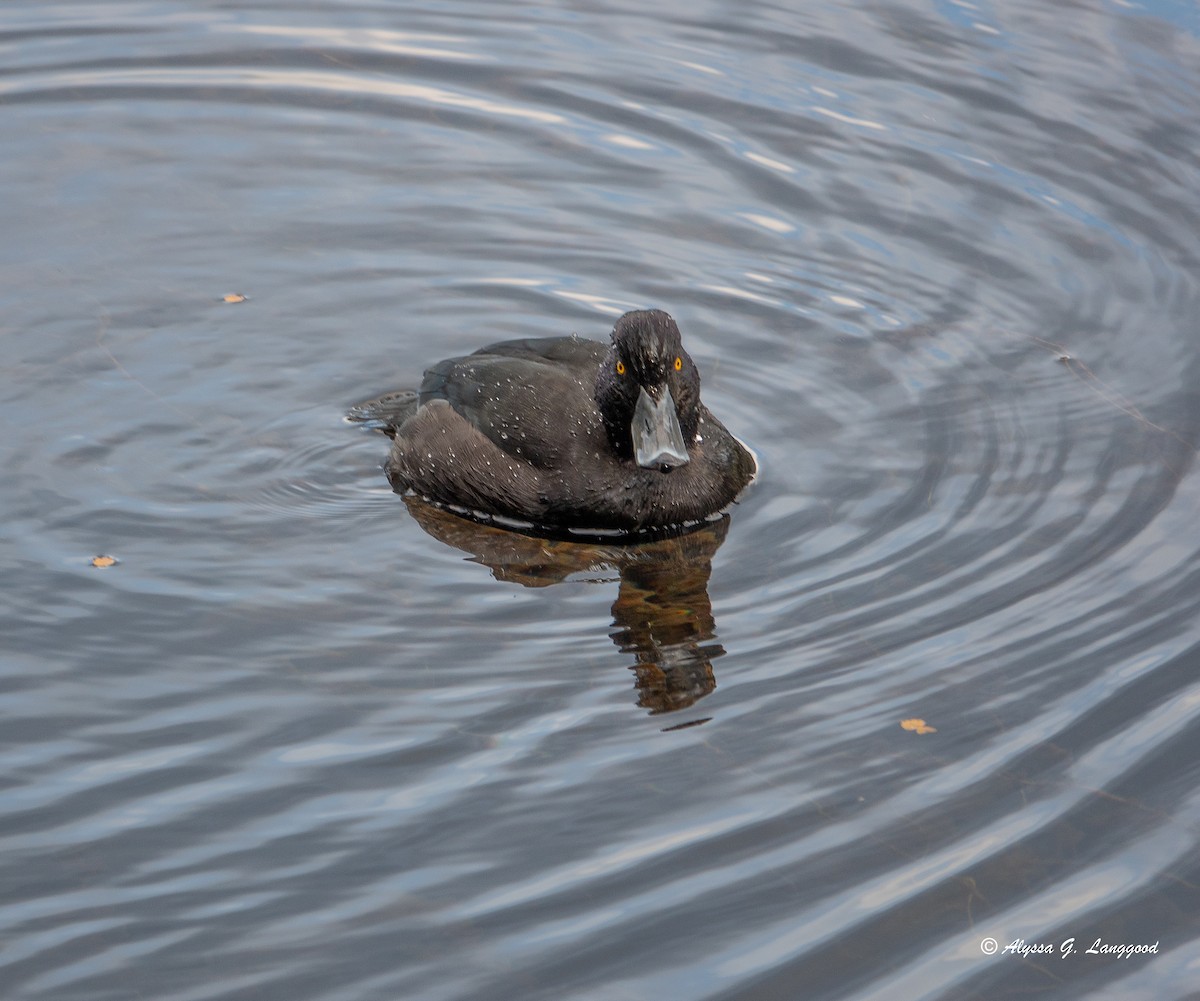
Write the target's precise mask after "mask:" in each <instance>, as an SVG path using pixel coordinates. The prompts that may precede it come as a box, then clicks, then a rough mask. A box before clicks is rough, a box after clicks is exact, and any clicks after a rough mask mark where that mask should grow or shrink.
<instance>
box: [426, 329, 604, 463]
mask: <svg viewBox="0 0 1200 1001" xmlns="http://www.w3.org/2000/svg"><path fill="white" fill-rule="evenodd" d="M605 350H606V349H605V347H604V345H602V344H598V343H597V342H595V341H587V340H583V339H582V338H578V337H551V338H541V339H530V340H521V341H505V342H503V343H500V344H493V345H490V346H488V347H486V348H481V349H480V350H479V351H476V352H475V353H474V354H471V355H467V356H466V357H463V358H450V359H448V360H446V361H444V362H441V363H439V364H438V365H435V366H434V367H433V368H431V369H429V370H428V371H427V372H426V373H425V378H424V381H423V382H422V383H421V397H420V402H421V404H422V406H423V405H425V404H426V403H429V402H431V401H433V400H445V401H446V402H447V403H449V404H450V406H451V408H452V409H453V410H454V412H455V413H456V414H457V415H458V416H459V417H461V418H462V419H463V420H464V421H466V423H467V424H468V425H470V427H471V428H473V429H474V430H475V431H478V432H479V433H480V434H482V435H484V436H485V437H486V438H488V439H489V440H490V441H491V442H492V443H493V444H495V445H496V446H497V447H498V448H500V449H501V450H503V451H504V452H506V453H508V454H509V455H511V456H513V457H514V458H517V459H520V460H523V461H525V462H529V463H531V464H532V465H534V466H537V467H540V468H542V469H555V468H560V467H561V466H562V464H563V463H564V461H566V460H567V458H568V456H569V455H571V454H573V453H574V451H575V443H576V442H577V441H579V440H580V438H581V436H584V437H586V436H589V435H591V434H592V433H594V431H595V429H596V428H597V427H598V426H599V421H600V418H599V413H598V411H597V409H596V403H595V399H594V393H595V379H596V369H597V367H598V365H599V364H600V360H601V359H602V358H603V357H604V354H605ZM464 430H465V429H464Z"/></svg>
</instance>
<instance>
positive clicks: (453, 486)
mask: <svg viewBox="0 0 1200 1001" xmlns="http://www.w3.org/2000/svg"><path fill="white" fill-rule="evenodd" d="M376 403H382V404H383V407H382V410H381V408H380V407H379V406H376V407H375V410H374V413H375V414H376V415H377V416H378V415H379V414H380V413H381V412H382V411H383V410H386V412H387V415H386V417H385V418H384V419H383V420H382V421H379V422H377V426H379V424H383V425H385V426H384V427H383V430H385V431H386V432H387V433H388V434H389V435H390V436H391V438H392V446H391V452H390V454H389V456H388V458H387V462H386V463H385V466H384V470H385V472H386V474H387V477H388V480H389V482H390V483H391V485H392V488H393V489H394V490H395V491H396V492H398V493H401V494H405V493H411V494H415V495H417V496H419V497H421V498H422V499H424V500H426V501H429V502H431V503H433V504H436V505H438V506H441V507H444V508H447V509H449V510H450V511H452V512H453V513H456V514H462V515H466V516H468V517H471V518H473V519H475V520H482V521H487V522H491V523H494V524H499V525H502V526H506V527H514V528H518V529H534V530H549V531H566V532H571V533H580V534H598V535H635V536H636V535H639V534H644V533H648V532H662V531H665V530H676V529H684V528H687V527H689V526H696V525H699V524H703V523H705V522H707V521H710V520H712V519H714V518H717V517H721V516H722V513H723V512H724V511H725V509H726V508H728V507H729V506H730V505H731V504H733V503H734V501H735V500H737V499H738V497H739V495H740V494H741V493H742V492H743V491H744V490H745V488H746V487H747V486H748V485H749V484H750V483H751V481H753V480H754V478H755V477H756V476H757V474H758V462H757V459H756V458H755V456H754V454H753V452H751V450H750V449H749V448H747V447H746V446H745V445H744V444H743V443H742V442H741V441H739V440H738V439H737V438H735V437H734V436H733V435H732V434H731V433H730V432H729V430H728V429H727V428H726V427H725V425H724V424H722V423H721V422H720V421H719V420H718V419H717V418H716V417H714V416H713V414H712V413H711V412H710V411H709V410H708V408H707V407H706V406H705V405H704V404H703V403H702V402H701V400H700V373H699V370H698V369H697V367H696V364H695V362H694V361H693V360H692V358H691V356H690V355H689V354H688V353H687V351H686V350H685V349H684V347H683V343H682V338H681V335H680V332H679V327H678V325H677V324H676V323H675V320H674V319H673V318H672V317H671V316H670V314H669V313H667V312H665V311H663V310H661V309H639V310H632V311H630V312H628V313H625V314H624V315H623V316H621V317H620V318H619V319H617V321H616V323H615V325H614V326H613V329H612V333H611V335H610V337H609V341H608V343H604V342H602V341H596V340H591V339H587V338H583V337H580V336H578V335H576V334H571V335H570V336H565V337H542V338H526V339H519V340H509V341H502V342H499V343H496V344H490V345H488V346H486V347H482V348H480V349H478V350H477V351H475V352H474V353H472V354H468V355H464V356H461V357H456V358H448V359H446V360H444V361H441V362H438V363H437V364H435V365H433V366H432V367H431V368H429V369H427V370H426V372H425V374H424V378H423V380H422V382H421V387H420V390H419V391H418V392H408V393H398V394H389V396H387V397H382V398H380V401H376ZM359 411H360V417H361V415H363V414H366V415H367V416H370V415H371V413H372V404H364V405H363V406H362V407H360V408H359Z"/></svg>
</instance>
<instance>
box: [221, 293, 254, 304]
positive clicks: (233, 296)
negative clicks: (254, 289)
mask: <svg viewBox="0 0 1200 1001" xmlns="http://www.w3.org/2000/svg"><path fill="white" fill-rule="evenodd" d="M249 298H250V297H249V296H248V295H242V293H241V292H230V293H229V295H225V296H222V297H221V301H222V302H245V301H246V300H247V299H249Z"/></svg>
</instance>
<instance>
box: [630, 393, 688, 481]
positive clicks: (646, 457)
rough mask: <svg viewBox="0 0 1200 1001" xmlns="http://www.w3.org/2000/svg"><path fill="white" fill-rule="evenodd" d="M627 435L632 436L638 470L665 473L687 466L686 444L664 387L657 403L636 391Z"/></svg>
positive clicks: (672, 404) (673, 407) (673, 406)
mask: <svg viewBox="0 0 1200 1001" xmlns="http://www.w3.org/2000/svg"><path fill="white" fill-rule="evenodd" d="M630 431H631V432H632V434H633V456H634V458H635V459H636V460H637V464H638V465H639V466H642V467H643V468H645V469H658V470H661V471H662V472H664V473H666V472H669V471H670V470H672V469H674V468H675V467H676V466H682V465H685V464H686V463H687V461H688V451H687V443H686V442H685V441H684V440H683V431H682V430H681V429H680V427H679V417H678V416H677V415H676V413H675V401H674V400H673V399H672V398H671V391H670V390H669V389H667V388H666V387H665V386H664V387H663V391H662V398H661V399H660V400H659V401H658V402H657V403H655V402H654V400H653V399H652V398H651V396H650V394H649V393H647V392H646V390H645V389H639V390H638V400H637V405H636V406H635V407H634V408H633V424H632V426H631V427H630Z"/></svg>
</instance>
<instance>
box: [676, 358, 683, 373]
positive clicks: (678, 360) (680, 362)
mask: <svg viewBox="0 0 1200 1001" xmlns="http://www.w3.org/2000/svg"><path fill="white" fill-rule="evenodd" d="M682 370H683V359H682V358H676V359H675V371H676V372H680V371H682Z"/></svg>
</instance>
